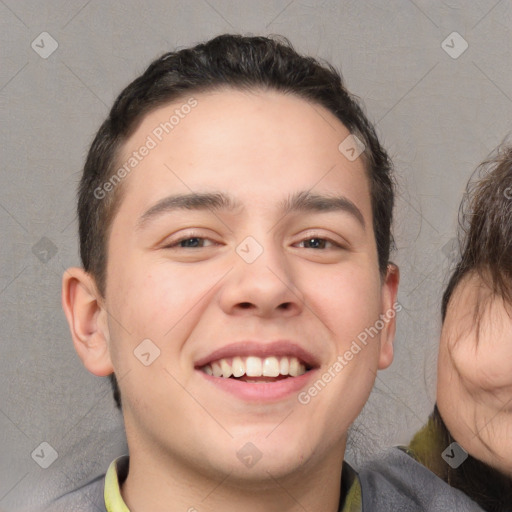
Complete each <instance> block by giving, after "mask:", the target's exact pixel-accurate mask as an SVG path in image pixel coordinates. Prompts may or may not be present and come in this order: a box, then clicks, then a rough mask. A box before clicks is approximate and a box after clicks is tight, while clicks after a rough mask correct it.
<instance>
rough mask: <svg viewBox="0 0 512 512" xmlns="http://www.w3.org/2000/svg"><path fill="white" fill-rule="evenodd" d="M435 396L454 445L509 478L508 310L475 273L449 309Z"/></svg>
mask: <svg viewBox="0 0 512 512" xmlns="http://www.w3.org/2000/svg"><path fill="white" fill-rule="evenodd" d="M479 303H480V304H481V309H480V313H479V314H477V309H476V308H477V305H478V304H479ZM479 315H480V316H479ZM477 318H479V321H478V322H477V321H476V319H477ZM437 395H438V407H439V411H440V413H441V415H442V417H443V420H444V421H445V423H446V426H447V427H448V429H449V430H450V432H451V434H452V436H453V437H454V438H455V439H456V440H457V442H459V444H461V445H462V446H463V447H464V448H465V450H466V451H468V452H469V453H470V454H471V455H473V456H474V457H476V458H477V459H480V460H482V461H484V462H486V463H487V464H489V465H491V466H494V467H497V468H498V469H500V470H501V471H502V472H504V473H508V474H510V475H512V464H511V461H512V447H511V444H510V438H511V436H512V420H511V417H512V416H511V415H512V308H511V307H510V305H506V304H505V303H504V302H503V300H502V299H500V298H498V297H495V296H493V295H492V292H491V290H490V289H489V288H488V286H487V285H486V284H485V282H483V281H482V279H481V278H480V277H479V276H478V275H476V274H472V275H469V276H467V277H465V278H464V279H463V280H462V281H461V283H460V284H459V285H458V286H457V287H456V289H455V291H454V293H453V296H452V298H451V300H450V302H449V305H448V309H447V314H446V318H445V322H444V325H443V330H442V334H441V346H440V352H439V361H438V391H437Z"/></svg>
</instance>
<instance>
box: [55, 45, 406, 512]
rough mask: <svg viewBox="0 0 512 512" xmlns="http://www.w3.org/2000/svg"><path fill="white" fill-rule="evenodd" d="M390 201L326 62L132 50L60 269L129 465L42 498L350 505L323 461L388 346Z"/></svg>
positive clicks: (68, 308)
mask: <svg viewBox="0 0 512 512" xmlns="http://www.w3.org/2000/svg"><path fill="white" fill-rule="evenodd" d="M393 201H394V191H393V178H392V166H391V162H390V160H389V158H388V156H387V154H386V152H385V150H384V149H383V148H382V146H381V145H380V143H379V141H378V138H377V136H376V134H375V131H374V129H373V127H372V125H371V124H370V122H369V121H368V120H367V118H366V116H365V115H364V113H363V111H362V109H361V107H360V106H359V105H358V103H357V102H356V100H355V99H354V97H353V96H351V95H350V94H349V93H348V91H347V90H346V89H345V87H344V85H343V83H342V79H341V77H340V75H339V74H338V72H337V71H336V70H335V69H334V68H333V67H332V66H330V65H328V64H321V63H320V62H318V61H317V60H315V59H313V58H310V57H303V56H300V55H299V54H298V53H296V52H295V51H294V49H293V48H292V46H291V45H290V44H289V43H288V42H287V41H286V40H285V39H281V40H279V39H278V38H266V37H243V36H238V35H222V36H218V37H216V38H214V39H212V40H210V41H208V42H206V43H203V44H199V45H197V46H195V47H193V48H188V49H183V50H180V51H177V52H171V53H168V54H166V55H163V56H162V57H160V58H159V59H157V60H156V61H154V62H153V63H152V64H151V65H150V66H149V67H148V69H147V70H146V71H145V72H144V73H143V74H142V75H141V76H140V77H138V78H137V79H136V80H134V81H133V82H132V83H131V84H130V85H129V86H128V87H126V89H125V90H124V91H122V92H121V94H120V95H119V97H118V98H117V100H116V101H115V103H114V105H113V107H112V109H111V111H110V114H109V116H108V118H107V119H106V121H105V122H104V123H103V124H102V126H101V128H100V129H99V131H98V133H97V135H96V137H95V139H94V141H93V142H92V145H91V148H90V151H89V153H88V156H87V160H86V163H85V167H84V171H83V176H82V179H81V182H80V187H79V198H78V217H79V234H80V255H81V259H82V263H83V268H70V269H68V270H67V271H66V272H65V274H64V277H63V307H64V310H65V313H66V317H67V319H68V323H69V325H70V329H71V334H72V338H73V342H74V345H75V348H76V350H77V352H78V354H79V356H80V358H81V359H82V361H83V363H84V365H85V366H86V368H87V369H88V370H89V371H91V372H92V373H93V374H95V375H98V376H107V375H111V374H113V375H115V380H113V383H114V386H115V393H116V397H117V399H118V400H119V403H120V404H122V412H123V416H124V422H125V427H126V435H127V441H128V448H129V457H128V456H126V457H121V458H120V459H117V460H116V461H114V462H113V463H112V465H111V466H110V468H109V469H108V471H107V474H106V476H105V481H104V482H103V481H96V482H93V483H91V484H90V485H89V486H87V487H86V488H84V489H81V490H79V491H77V493H74V496H67V497H65V499H63V500H61V502H60V503H56V504H54V509H58V507H59V506H62V508H66V506H67V507H68V509H72V510H74V511H76V510H78V509H80V507H82V508H83V510H88V509H93V506H92V505H91V503H90V501H92V502H94V503H95V505H96V506H97V507H99V508H100V510H101V509H102V508H103V507H104V508H105V509H106V510H108V511H109V512H117V511H121V510H123V511H126V510H138V511H141V510H152V511H153V512H156V511H163V510H183V511H186V510H189V511H192V510H201V511H204V510H235V509H236V510H241V509H243V510H247V511H251V510H275V511H284V510H290V511H292V510H293V511H295V510H304V509H306V510H322V511H328V510H331V511H333V512H334V511H338V510H343V511H349V510H350V511H353V510H361V508H360V507H361V497H360V486H359V481H358V479H357V475H356V474H355V472H354V471H353V470H352V468H350V466H348V464H346V463H345V464H344V462H343V459H344V451H345V445H346V437H347V431H348V428H349V426H350V424H351V423H352V422H353V421H354V419H355V418H356V417H357V415H358V414H359V412H360V410H361V409H362V407H363V405H364V404H365V402H366V401H367V398H368V395H369V394H370V391H371V389H372V386H373V382H374V379H375V375H376V372H377V370H378V369H380V368H385V367H387V366H388V365H389V364H390V363H391V361H392V356H393V349H392V342H393V337H394V332H395V315H396V309H397V307H398V303H397V301H396V297H397V287H398V280H399V278H398V269H397V267H396V266H395V265H393V264H392V263H391V262H390V261H389V253H390V248H391V244H392V236H391V223H392V210H393ZM368 328H372V329H375V331H376V332H375V333H373V331H372V335H371V336H370V337H367V338H368V339H366V340H363V341H360V340H358V336H359V335H360V334H361V333H362V332H364V331H365V329H368ZM102 494H104V500H103V499H102V498H100V496H101V495H102ZM73 500H75V501H73ZM80 500H81V502H82V504H81V505H78V502H79V501H80ZM70 504H72V505H70Z"/></svg>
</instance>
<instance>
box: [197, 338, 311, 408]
mask: <svg viewBox="0 0 512 512" xmlns="http://www.w3.org/2000/svg"><path fill="white" fill-rule="evenodd" d="M236 356H239V357H249V356H256V357H261V358H265V357H270V356H276V357H285V356H294V357H296V358H297V359H299V360H300V361H301V362H302V363H304V364H305V365H306V366H307V368H308V371H307V372H306V373H304V374H303V375H300V376H298V377H288V378H286V379H282V380H277V381H275V382H244V381H239V380H235V379H226V378H223V377H214V376H213V375H208V374H207V373H205V372H203V371H202V370H201V368H202V367H203V366H205V365H207V364H209V363H212V362H213V361H217V360H219V359H228V358H231V357H236ZM194 367H195V370H196V371H197V372H198V373H199V374H201V376H202V377H203V378H204V379H206V381H207V382H208V383H209V384H211V385H214V386H215V387H216V388H217V389H219V390H221V391H224V392H227V393H230V394H231V395H234V396H235V397H237V398H239V399H241V400H244V401H249V402H260V403H261V402H265V403H269V402H277V401H279V400H283V399H285V398H287V397H289V396H291V395H294V394H297V393H298V392H299V391H300V390H301V389H302V388H304V387H305V386H306V385H307V384H308V383H309V381H310V380H311V379H312V378H313V377H314V375H316V373H317V369H318V368H319V367H320V364H319V362H318V359H317V358H316V357H315V356H314V355H313V354H312V353H311V352H309V351H308V350H306V349H305V348H303V347H301V346H300V345H298V344H297V343H295V342H293V341H290V340H278V341H273V342H256V341H241V342H236V343H231V344H229V345H226V346H225V347H222V348H220V349H217V350H214V351H213V352H210V353H209V354H208V355H207V356H204V357H201V358H200V359H198V360H197V361H196V363H195V364H194Z"/></svg>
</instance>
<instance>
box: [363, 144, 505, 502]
mask: <svg viewBox="0 0 512 512" xmlns="http://www.w3.org/2000/svg"><path fill="white" fill-rule="evenodd" d="M476 176H477V178H476V179H472V180H470V182H469V183H468V187H467V191H466V194H465V197H464V200H463V202H462V204H461V208H460V235H459V239H460V247H461V252H460V258H459V260H458V262H457V264H456V266H455V268H454V271H453V273H452V275H451V277H450V279H449V282H448V285H447V287H446V290H445V292H444V294H443V298H442V307H441V315H442V321H443V327H442V331H441V339H440V350H439V358H438V377H437V379H438V380H437V404H436V406H435V408H434V412H433V413H432V415H431V416H430V418H429V421H428V423H427V424H426V425H425V427H424V428H423V429H421V430H420V431H419V432H418V433H417V434H416V435H415V436H414V438H413V439H412V441H411V443H410V445H409V446H408V447H407V448H401V449H402V450H403V451H405V452H406V453H407V454H408V455H409V456H411V457H412V458H414V460H416V461H419V462H420V463H422V464H423V465H424V466H425V467H426V468H428V469H429V470H430V471H431V475H430V478H436V477H439V478H440V479H442V480H443V481H444V482H446V483H448V484H449V485H450V486H452V487H453V488H455V489H457V490H460V491H462V492H463V493H464V494H465V495H466V496H468V497H469V498H471V499H472V500H473V503H474V506H475V507H476V506H477V504H478V506H480V507H481V509H483V510H485V511H486V512H507V511H509V512H510V511H512V146H508V145H502V146H501V147H499V148H498V149H497V150H496V152H495V155H494V156H493V157H492V158H490V159H488V160H486V161H485V162H483V163H482V164H481V165H480V166H479V168H478V169H477V172H476ZM393 460H396V452H395V453H393V454H392V455H389V454H388V455H387V456H386V457H385V458H384V459H383V460H382V461H381V462H380V464H379V465H378V466H376V465H375V464H369V465H368V468H367V469H365V470H364V471H362V473H361V478H362V480H363V481H366V477H367V476H368V475H369V474H370V475H371V478H370V480H371V481H380V483H381V484H382V479H383V476H382V475H386V477H385V478H390V477H389V475H390V474H391V475H392V474H393V472H394V471H396V468H399V471H400V472H401V471H402V470H403V466H402V467H400V466H399V465H398V464H396V462H393ZM390 467H394V468H395V470H393V471H391V472H390V470H389V468H390ZM413 485H417V488H416V489H415V490H414V491H411V488H404V489H405V492H406V493H410V494H412V495H414V494H417V493H421V492H424V490H421V487H422V486H423V482H421V481H416V482H414V484H413ZM381 487H382V485H381ZM411 487H412V486H411ZM390 488H391V489H392V490H391V491H390V493H389V496H390V497H388V499H390V500H392V499H396V489H395V488H393V486H392V485H390ZM364 492H365V489H364V485H363V494H364ZM393 495H395V496H393ZM380 499H381V502H380V503H381V505H382V496H381V498H380ZM471 510H474V509H471Z"/></svg>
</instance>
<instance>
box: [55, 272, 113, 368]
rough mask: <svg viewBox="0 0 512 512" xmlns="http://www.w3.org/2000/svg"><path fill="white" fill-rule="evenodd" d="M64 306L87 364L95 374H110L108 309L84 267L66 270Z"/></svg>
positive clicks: (74, 339)
mask: <svg viewBox="0 0 512 512" xmlns="http://www.w3.org/2000/svg"><path fill="white" fill-rule="evenodd" d="M62 308H63V309H64V313H65V315H66V319H67V321H68V324H69V328H70V331H71V337H72V339H73V344H74V346H75V350H76V351H77V353H78V355H79V357H80V359H81V360H82V362H83V363H84V366H85V367H86V368H87V369H88V370H89V371H90V372H91V373H93V374H94V375H98V376H101V377H103V376H105V375H110V374H111V373H112V372H113V371H114V369H113V367H112V362H111V359H110V352H109V332H108V325H107V322H106V314H107V312H106V310H105V308H104V306H103V305H102V300H101V296H100V294H99V292H98V290H97V287H96V283H95V281H94V278H93V277H92V276H91V275H90V274H88V273H87V272H86V271H85V270H84V269H82V268H77V267H73V268H69V269H67V270H66V271H65V272H64V275H63V277H62Z"/></svg>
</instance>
